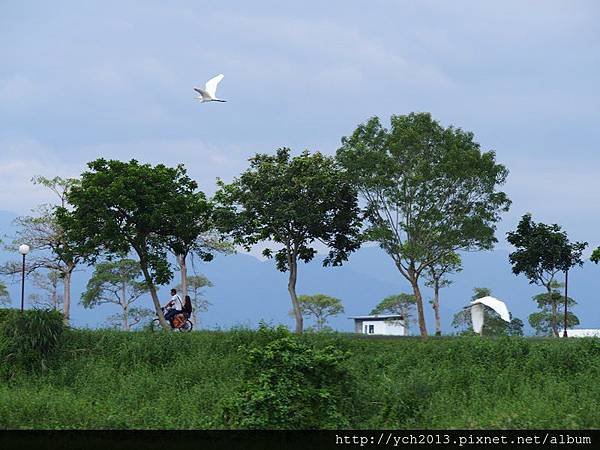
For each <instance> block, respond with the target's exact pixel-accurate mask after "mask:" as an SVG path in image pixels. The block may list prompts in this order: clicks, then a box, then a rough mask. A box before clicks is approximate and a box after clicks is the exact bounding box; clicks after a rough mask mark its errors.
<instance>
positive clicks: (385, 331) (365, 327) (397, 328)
mask: <svg viewBox="0 0 600 450" xmlns="http://www.w3.org/2000/svg"><path fill="white" fill-rule="evenodd" d="M359 323H360V328H359V325H358V324H359ZM371 327H372V328H371ZM356 332H357V333H363V334H382V335H387V336H404V335H405V333H404V325H403V324H402V321H400V320H362V321H360V320H357V321H356Z"/></svg>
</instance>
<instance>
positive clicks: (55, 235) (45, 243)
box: [0, 176, 85, 323]
mask: <svg viewBox="0 0 600 450" xmlns="http://www.w3.org/2000/svg"><path fill="white" fill-rule="evenodd" d="M32 181H33V183H34V184H39V185H41V186H44V187H46V188H48V189H49V190H51V191H52V192H54V193H55V194H56V196H57V197H58V200H59V203H58V204H42V205H40V206H38V207H37V208H36V209H35V210H34V215H31V216H21V217H17V218H16V219H15V221H14V224H15V226H16V228H17V232H16V236H15V239H14V240H13V243H12V245H11V246H10V248H11V249H12V250H16V249H17V248H18V247H19V245H20V244H22V243H27V244H28V245H29V246H30V247H31V249H32V252H31V254H30V255H29V256H28V257H27V265H26V270H27V273H32V272H35V271H37V270H39V269H43V270H48V271H51V272H58V273H59V274H60V278H61V281H62V284H63V317H64V320H65V322H66V323H68V321H69V318H70V304H71V276H72V274H73V272H74V271H75V268H76V267H77V265H78V264H79V263H80V262H81V261H82V260H83V257H84V256H85V249H83V248H81V247H79V246H77V244H76V243H75V242H74V241H73V240H72V239H71V238H70V237H69V236H68V235H67V233H66V230H65V229H64V227H63V224H61V223H59V220H58V216H57V212H58V211H59V210H61V209H62V210H66V208H67V207H68V205H67V200H66V199H67V195H68V194H69V192H70V191H71V190H72V189H74V188H75V187H77V186H78V185H79V181H78V180H76V179H74V178H61V177H54V178H46V177H43V176H37V177H34V178H33V180H32ZM0 272H3V273H7V274H13V275H15V274H19V273H20V272H21V261H10V262H8V263H6V264H4V265H3V267H1V268H0Z"/></svg>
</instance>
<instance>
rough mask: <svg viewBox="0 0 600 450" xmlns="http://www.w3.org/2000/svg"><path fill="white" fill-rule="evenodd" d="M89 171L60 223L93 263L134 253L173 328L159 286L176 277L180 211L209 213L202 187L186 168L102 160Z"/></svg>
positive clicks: (70, 198) (73, 192)
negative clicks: (173, 257)
mask: <svg viewBox="0 0 600 450" xmlns="http://www.w3.org/2000/svg"><path fill="white" fill-rule="evenodd" d="M88 167H89V170H88V171H86V172H84V173H83V174H82V175H81V185H80V186H76V187H74V188H73V189H72V190H71V191H70V192H69V193H68V195H67V199H68V201H69V203H70V204H71V205H72V206H73V209H72V211H67V210H66V209H65V208H62V209H61V210H59V222H60V223H61V225H62V226H63V227H64V228H65V229H66V230H68V234H69V236H70V238H72V239H73V240H74V241H75V242H77V244H78V246H80V247H81V248H83V249H85V250H86V251H87V252H88V254H87V256H86V261H87V262H88V263H95V262H96V260H97V259H98V258H99V257H100V255H102V254H104V253H109V254H122V255H127V254H129V253H130V251H134V252H135V253H136V254H137V256H138V259H139V263H140V268H141V270H142V274H143V275H144V280H145V282H146V285H147V287H148V289H149V291H150V295H151V297H152V301H153V303H154V307H155V310H156V314H157V315H158V317H159V319H160V322H161V325H162V326H163V328H164V329H170V327H169V324H167V322H166V321H165V320H164V316H163V314H162V311H161V309H160V306H161V304H160V300H159V298H158V293H157V288H156V286H157V285H163V284H167V283H169V282H170V281H171V279H172V278H173V271H172V270H171V265H170V264H169V261H168V259H167V252H168V249H169V243H170V241H171V240H172V238H173V236H176V235H177V233H178V231H179V230H180V229H181V228H180V222H179V218H180V216H179V215H178V214H179V211H182V210H184V211H188V209H189V208H191V209H193V206H190V205H196V207H198V209H199V211H198V215H199V216H201V215H202V213H203V211H202V210H200V207H199V206H198V205H201V202H199V201H198V197H199V193H198V192H197V187H198V186H197V184H196V182H195V181H193V180H192V179H191V178H189V177H188V176H187V174H186V170H185V168H184V167H183V165H178V166H177V167H167V166H164V165H162V164H158V165H156V166H151V165H150V164H140V163H138V162H137V161H136V160H131V161H129V162H122V161H117V160H110V161H107V160H105V159H98V160H96V161H92V162H90V163H88Z"/></svg>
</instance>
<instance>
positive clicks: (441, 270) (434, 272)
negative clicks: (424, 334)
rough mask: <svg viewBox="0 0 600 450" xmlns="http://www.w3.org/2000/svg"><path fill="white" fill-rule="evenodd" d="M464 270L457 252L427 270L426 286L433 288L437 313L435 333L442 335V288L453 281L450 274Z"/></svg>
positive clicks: (433, 301) (434, 305)
mask: <svg viewBox="0 0 600 450" xmlns="http://www.w3.org/2000/svg"><path fill="white" fill-rule="evenodd" d="M460 271H462V261H461V259H460V256H459V255H458V254H456V253H450V254H448V255H447V256H445V257H444V258H442V259H440V260H439V261H436V262H435V263H433V264H431V265H430V266H429V267H428V268H427V270H426V271H425V279H426V280H427V281H426V283H425V286H428V287H431V288H433V300H432V302H431V304H432V306H433V311H434V313H435V335H436V336H441V335H442V321H441V315H440V289H441V288H444V287H447V286H450V284H452V281H451V280H449V279H448V276H449V275H451V274H453V273H456V272H460Z"/></svg>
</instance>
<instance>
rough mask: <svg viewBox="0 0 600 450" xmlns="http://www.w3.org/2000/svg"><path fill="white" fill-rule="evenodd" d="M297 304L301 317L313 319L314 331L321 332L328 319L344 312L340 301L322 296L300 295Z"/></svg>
mask: <svg viewBox="0 0 600 450" xmlns="http://www.w3.org/2000/svg"><path fill="white" fill-rule="evenodd" d="M298 303H300V311H302V316H303V317H314V318H315V322H316V326H315V329H316V331H323V329H324V328H325V325H326V323H327V318H328V317H333V316H337V315H339V314H342V313H343V312H344V306H343V305H342V301H341V300H340V299H338V298H334V297H329V296H328V295H323V294H315V295H300V296H299V297H298ZM293 313H294V312H293V311H292V314H293Z"/></svg>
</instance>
